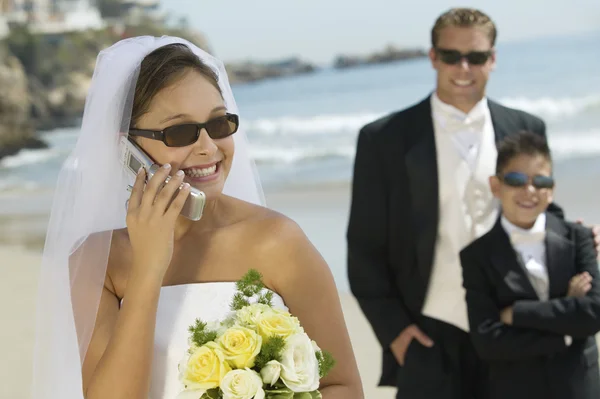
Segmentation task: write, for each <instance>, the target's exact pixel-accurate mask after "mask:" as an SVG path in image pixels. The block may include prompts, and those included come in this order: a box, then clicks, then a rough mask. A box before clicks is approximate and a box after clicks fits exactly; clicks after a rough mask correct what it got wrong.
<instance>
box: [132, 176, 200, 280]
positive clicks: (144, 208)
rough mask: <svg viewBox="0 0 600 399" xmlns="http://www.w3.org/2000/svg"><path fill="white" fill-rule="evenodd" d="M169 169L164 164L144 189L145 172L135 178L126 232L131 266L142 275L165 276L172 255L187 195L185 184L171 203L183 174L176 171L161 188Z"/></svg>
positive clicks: (188, 188)
mask: <svg viewBox="0 0 600 399" xmlns="http://www.w3.org/2000/svg"><path fill="white" fill-rule="evenodd" d="M170 170H171V166H170V165H169V164H165V165H163V167H162V168H160V169H159V170H158V171H157V172H156V173H155V174H154V176H152V178H151V179H150V181H149V182H148V183H147V184H146V187H145V188H144V181H145V178H146V172H145V171H144V170H143V169H142V170H141V171H140V172H139V173H138V175H137V178H136V181H135V184H134V186H133V190H132V192H131V198H130V199H129V206H128V209H127V231H128V233H129V240H130V242H131V247H132V252H133V264H134V265H139V266H140V267H143V268H144V270H145V272H146V273H147V272H152V271H154V272H156V273H157V276H158V277H160V278H161V280H162V277H163V276H164V274H165V272H166V270H167V268H168V267H169V263H170V262H171V258H172V256H173V243H174V229H175V221H176V220H177V217H178V216H179V213H180V212H181V209H182V208H183V205H184V204H185V200H186V199H187V197H188V195H189V193H190V186H189V184H187V183H185V184H184V185H183V187H182V189H181V190H180V192H179V193H177V196H176V197H175V199H174V200H173V201H172V202H171V199H172V198H173V195H175V191H176V190H177V189H178V188H179V186H180V185H181V183H182V181H183V177H184V173H183V171H179V172H177V173H176V174H175V175H174V176H173V177H172V178H171V179H170V180H169V182H168V183H167V184H166V185H164V187H163V188H162V189H161V185H162V183H163V182H164V181H165V179H166V178H167V176H168V175H169V172H170Z"/></svg>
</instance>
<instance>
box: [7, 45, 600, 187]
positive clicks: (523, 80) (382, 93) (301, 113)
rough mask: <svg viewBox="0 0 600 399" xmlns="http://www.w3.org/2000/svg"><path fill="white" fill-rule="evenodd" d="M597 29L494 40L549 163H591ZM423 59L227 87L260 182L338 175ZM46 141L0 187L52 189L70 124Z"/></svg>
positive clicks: (511, 89)
mask: <svg viewBox="0 0 600 399" xmlns="http://www.w3.org/2000/svg"><path fill="white" fill-rule="evenodd" d="M599 40H600V33H596V34H588V35H585V36H577V37H560V38H545V39H538V40H533V41H528V42H521V43H511V44H505V45H503V44H500V45H499V46H498V66H497V69H496V70H495V71H494V72H493V74H492V76H491V79H490V82H489V86H488V87H489V88H488V94H489V96H490V97H491V98H493V99H495V100H497V101H499V102H501V103H503V104H506V105H508V106H513V107H517V108H520V109H523V110H525V111H529V112H532V113H535V114H537V115H539V116H541V117H542V118H544V119H545V121H546V123H547V126H548V134H549V139H550V144H551V147H552V150H553V153H554V157H555V159H556V161H557V165H558V166H557V167H559V168H568V169H571V168H572V169H573V171H574V173H575V172H577V173H580V172H581V170H580V169H581V168H579V167H577V165H579V164H580V162H585V165H586V170H588V171H589V170H598V169H600V161H598V162H596V161H595V160H594V159H595V158H599V157H598V155H600V71H599V69H598V65H600V52H599V51H598V42H599ZM434 79H435V75H434V71H433V69H432V68H431V66H430V64H429V62H428V60H427V59H422V60H413V61H409V62H398V63H392V64H385V65H372V66H365V67H361V68H356V69H349V70H344V71H336V70H333V69H325V70H322V71H320V72H318V73H315V74H311V75H305V76H296V77H291V78H284V79H275V80H269V81H263V82H257V83H251V84H244V85H238V86H234V88H233V90H234V94H235V96H236V101H237V103H238V106H239V108H240V114H241V120H242V122H241V123H243V124H244V126H245V127H246V131H247V133H248V137H249V141H250V143H251V150H252V156H253V158H254V159H255V160H256V163H257V165H258V168H259V172H260V175H261V178H262V180H263V185H265V186H266V187H268V188H274V187H275V188H277V187H284V186H287V185H305V184H309V185H310V184H319V183H329V182H344V181H348V180H349V179H350V177H351V167H352V161H353V158H354V152H355V143H356V137H357V133H358V130H359V128H360V127H361V126H362V125H364V124H365V123H367V122H369V121H371V120H373V119H375V118H377V117H379V116H382V115H384V114H386V113H389V112H392V111H395V110H398V109H401V108H403V107H406V106H409V105H411V104H413V103H415V102H418V101H420V100H421V99H423V98H424V97H425V96H426V95H428V94H429V93H430V92H431V90H432V89H433V87H434ZM40 134H41V136H42V137H43V138H44V139H45V140H47V141H48V143H49V144H50V148H49V149H46V150H37V151H23V152H21V153H19V154H18V155H16V156H13V157H7V158H4V159H3V160H0V193H2V192H9V191H10V192H13V193H14V192H19V191H24V192H29V193H30V192H31V191H32V190H33V191H36V190H46V189H51V188H52V187H53V185H54V183H55V181H56V177H57V174H58V170H59V169H60V166H61V164H62V162H63V160H64V159H65V157H66V156H67V155H68V153H69V151H70V150H71V149H72V148H73V146H74V144H75V142H76V140H77V134H78V129H77V128H69V129H58V130H55V131H51V132H41V133H40Z"/></svg>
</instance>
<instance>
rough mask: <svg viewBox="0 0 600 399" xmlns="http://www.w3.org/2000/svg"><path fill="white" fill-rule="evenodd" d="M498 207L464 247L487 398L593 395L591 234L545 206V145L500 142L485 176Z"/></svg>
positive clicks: (595, 311)
mask: <svg viewBox="0 0 600 399" xmlns="http://www.w3.org/2000/svg"><path fill="white" fill-rule="evenodd" d="M489 182H490V186H491V189H492V193H493V194H494V196H495V197H496V198H497V199H498V200H499V201H500V204H501V208H502V212H501V216H500V217H499V218H498V220H497V222H496V223H495V225H494V227H492V229H491V230H490V231H489V232H488V233H486V234H485V235H483V236H482V237H480V238H479V239H477V240H475V241H474V242H472V243H471V244H470V245H468V246H467V247H465V248H464V249H463V250H462V251H461V253H460V258H461V265H462V270H463V285H464V288H465V290H466V300H467V308H468V315H469V324H470V336H471V340H472V342H473V344H474V346H475V348H476V351H477V353H478V354H479V356H480V357H481V358H482V359H484V360H485V361H486V362H487V363H488V364H489V367H490V376H489V394H490V397H491V398H492V399H519V398H523V399H538V398H539V399H550V398H556V399H598V398H600V371H599V369H598V349H597V347H596V341H595V339H594V334H596V332H598V331H600V280H599V273H598V264H597V260H596V252H595V249H594V240H593V236H592V233H591V231H590V230H588V229H586V228H585V227H582V226H581V225H579V224H576V223H570V222H565V221H564V220H562V219H559V218H557V217H556V216H554V215H552V214H550V213H548V212H546V208H547V207H548V205H549V204H550V203H551V202H552V194H553V189H554V179H553V178H552V161H551V156H550V149H549V148H548V144H547V143H546V141H545V140H544V139H543V138H542V137H541V136H539V135H536V134H533V133H529V132H523V133H522V134H517V135H510V136H508V137H507V138H506V139H505V140H504V141H503V142H501V143H499V144H498V158H497V162H496V175H495V176H492V177H490V181H489Z"/></svg>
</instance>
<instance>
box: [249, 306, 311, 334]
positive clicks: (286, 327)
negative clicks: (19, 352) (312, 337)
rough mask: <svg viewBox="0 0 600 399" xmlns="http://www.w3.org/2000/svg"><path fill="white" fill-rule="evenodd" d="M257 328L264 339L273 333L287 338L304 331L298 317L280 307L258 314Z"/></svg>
mask: <svg viewBox="0 0 600 399" xmlns="http://www.w3.org/2000/svg"><path fill="white" fill-rule="evenodd" d="M256 328H257V330H258V333H259V334H260V335H261V336H262V337H263V339H268V338H269V337H271V336H273V335H276V336H279V337H282V338H287V337H289V336H290V335H292V334H297V333H302V332H304V330H303V329H302V327H301V326H300V322H299V321H298V319H297V318H296V317H294V316H292V315H291V314H289V313H288V312H286V311H283V310H279V309H269V310H268V311H265V312H262V313H260V314H259V315H257V317H256Z"/></svg>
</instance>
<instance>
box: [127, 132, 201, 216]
mask: <svg viewBox="0 0 600 399" xmlns="http://www.w3.org/2000/svg"><path fill="white" fill-rule="evenodd" d="M120 145H121V163H122V164H123V167H124V168H125V170H126V171H127V172H128V173H130V174H131V175H132V176H133V177H134V178H135V176H136V175H137V172H138V170H139V169H140V168H141V167H143V168H144V169H146V183H147V182H148V181H149V180H150V179H151V178H152V176H154V174H155V173H156V171H158V169H159V168H160V165H158V164H156V163H155V162H154V161H153V160H152V159H151V158H150V157H149V156H148V154H146V152H145V151H144V150H142V149H141V148H140V147H139V146H138V145H137V144H136V143H135V142H134V141H133V140H131V139H130V138H129V137H126V136H121V143H120ZM169 180H171V176H168V177H167V179H166V180H165V184H166V183H168V182H169ZM131 188H132V187H131V186H130V187H129V190H131ZM179 189H181V187H180V188H179ZM205 204H206V195H205V194H204V193H203V192H202V191H200V190H198V189H197V188H194V187H191V188H190V194H189V195H188V197H187V199H186V201H185V204H184V205H183V209H182V210H181V215H182V216H184V217H186V218H188V219H190V220H200V218H202V212H203V211H204V205H205Z"/></svg>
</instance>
